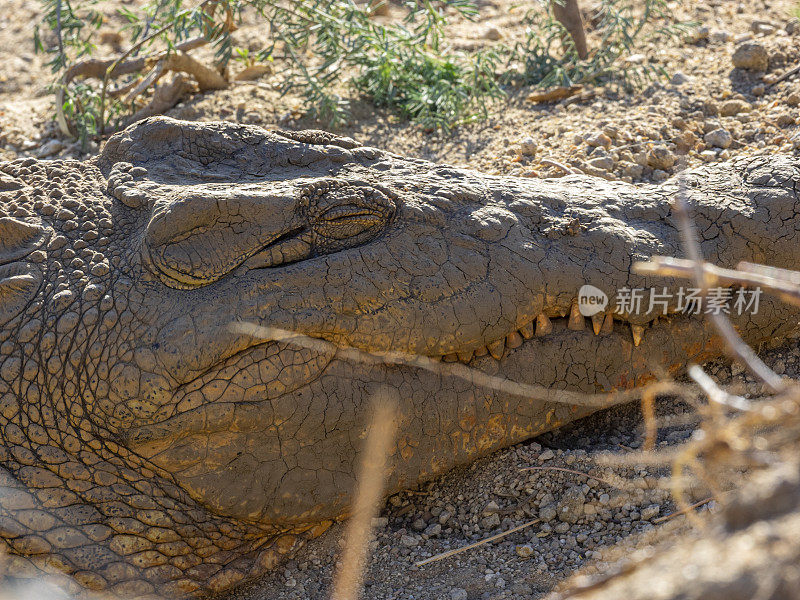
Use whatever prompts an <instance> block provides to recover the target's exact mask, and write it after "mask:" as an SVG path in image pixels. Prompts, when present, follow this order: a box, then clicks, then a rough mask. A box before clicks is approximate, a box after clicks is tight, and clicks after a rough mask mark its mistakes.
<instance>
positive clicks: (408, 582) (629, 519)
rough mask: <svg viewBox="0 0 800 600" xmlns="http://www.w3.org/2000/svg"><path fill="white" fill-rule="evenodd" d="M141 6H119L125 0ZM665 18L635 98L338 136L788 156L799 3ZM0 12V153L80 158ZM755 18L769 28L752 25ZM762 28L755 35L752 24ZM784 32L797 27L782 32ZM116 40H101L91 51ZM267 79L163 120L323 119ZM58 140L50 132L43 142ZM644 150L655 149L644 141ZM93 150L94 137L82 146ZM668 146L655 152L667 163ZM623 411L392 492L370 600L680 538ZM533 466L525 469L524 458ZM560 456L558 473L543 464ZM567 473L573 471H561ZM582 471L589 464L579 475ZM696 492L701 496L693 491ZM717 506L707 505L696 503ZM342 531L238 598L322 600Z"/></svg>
mask: <svg viewBox="0 0 800 600" xmlns="http://www.w3.org/2000/svg"><path fill="white" fill-rule="evenodd" d="M135 4H136V2H132V3H129V6H130V5H135ZM673 4H674V14H675V15H676V17H677V18H678V19H682V20H687V21H697V22H699V23H700V24H701V25H702V26H703V27H704V28H705V29H704V30H702V31H703V33H702V34H699V35H698V36H697V39H695V40H693V41H685V42H682V43H676V44H674V45H671V46H668V47H665V46H662V47H655V46H649V45H644V46H642V47H640V48H637V49H636V53H637V54H643V55H644V57H645V60H648V61H651V62H652V63H653V64H656V65H660V66H663V67H664V68H665V69H666V71H667V72H668V74H669V76H670V78H671V79H668V80H664V81H660V82H657V83H655V84H653V85H651V86H650V87H648V88H646V89H644V90H641V91H639V92H638V93H636V94H632V95H625V94H621V93H619V92H618V91H617V90H615V89H614V88H613V87H612V86H607V87H598V88H592V89H591V90H589V93H588V94H586V95H585V96H583V97H581V98H578V99H577V101H572V102H565V103H560V104H556V105H536V104H532V103H530V102H528V101H527V98H528V96H529V95H530V93H531V91H532V90H531V89H530V88H518V89H511V90H509V98H508V100H507V101H506V102H503V103H501V104H498V105H497V106H496V107H495V110H494V112H493V114H492V116H491V117H490V118H489V119H488V120H486V121H484V122H480V123H476V124H472V125H468V126H464V127H461V128H459V129H458V130H456V131H455V132H453V133H451V134H448V135H439V134H431V133H426V132H424V131H422V130H420V129H419V128H418V127H415V126H413V125H410V124H408V123H406V122H403V121H401V120H399V119H397V118H396V117H395V116H394V115H392V114H391V113H389V112H386V111H382V110H377V109H375V108H374V107H372V106H370V105H369V104H368V103H365V102H361V101H356V102H355V103H354V110H353V118H352V120H351V122H350V123H349V124H348V125H347V126H346V127H343V128H342V132H344V133H346V134H347V135H350V136H352V137H355V138H357V139H359V140H360V141H362V142H365V143H368V144H370V145H375V146H382V147H385V148H388V149H390V150H392V151H394V152H398V153H403V154H409V155H413V156H419V157H423V158H427V159H431V160H436V161H444V162H450V163H455V164H461V165H468V166H470V167H474V168H477V169H480V170H483V171H487V172H492V173H511V174H517V175H521V176H527V177H552V176H560V175H561V172H560V171H559V170H558V169H557V168H555V167H552V166H547V165H546V164H543V163H542V162H541V161H542V159H543V158H544V159H547V158H549V159H552V160H555V161H556V162H560V163H562V164H565V165H569V166H571V167H574V168H578V169H581V170H583V171H585V172H587V173H590V174H595V175H599V176H602V177H607V178H620V179H626V180H632V181H637V182H645V183H646V182H651V181H660V180H663V179H665V178H666V177H669V176H670V175H671V174H673V173H674V172H675V169H676V168H677V164H675V165H673V164H672V163H673V162H674V161H675V159H680V158H685V159H686V160H687V161H688V163H689V164H690V165H695V164H699V163H701V162H715V161H719V160H725V159H727V158H729V157H730V156H733V155H737V154H754V153H774V152H787V153H798V152H800V127H798V123H799V122H800V121H799V120H798V112H799V111H800V109H798V104H800V75H796V76H794V77H793V78H788V79H786V80H785V81H782V82H780V83H778V84H775V85H768V84H769V81H770V79H769V77H770V76H772V77H774V76H776V75H780V74H781V73H782V72H784V71H786V70H788V69H789V68H791V67H792V66H794V65H797V64H798V63H800V26H795V27H794V28H793V26H792V25H790V24H789V23H790V20H791V11H792V10H793V9H794V8H795V7H796V5H797V3H795V2H792V1H788V0H772V1H763V0H752V1H747V2H736V1H732V0H717V1H714V0H709V1H707V2H702V3H695V2H688V1H687V2H674V3H673ZM4 8H5V10H4V11H3V12H2V14H0V158H8V159H10V158H15V157H18V156H26V155H33V156H36V155H41V154H42V153H43V150H42V148H48V150H47V151H45V152H44V153H46V154H49V153H50V152H51V151H52V154H50V156H51V157H53V158H56V157H59V156H79V155H84V156H85V154H82V152H81V149H80V148H79V147H78V146H77V145H76V144H74V143H72V142H70V141H69V140H63V139H60V138H58V136H57V135H56V128H55V127H54V125H53V123H52V121H51V120H50V116H51V114H52V99H51V96H50V95H49V94H48V92H47V84H48V82H49V77H50V76H49V73H48V70H47V69H46V68H45V67H44V66H43V64H42V63H43V59H42V58H41V57H40V56H37V55H35V54H34V53H33V47H32V42H31V36H32V32H33V27H34V26H35V25H36V23H37V22H38V19H39V18H40V17H39V6H38V4H36V3H34V2H30V1H29V0H5V2H4ZM524 9H525V7H524V6H521V5H518V4H515V3H512V2H506V1H505V0H497V1H495V2H484V3H482V4H481V14H482V20H481V22H480V23H474V24H473V23H464V22H457V23H455V24H454V26H453V34H454V39H455V43H456V45H458V46H461V47H475V46H480V45H484V44H487V43H490V42H488V40H487V39H486V37H487V36H486V31H487V30H488V28H489V27H496V28H498V29H499V31H500V33H501V34H502V36H503V37H504V39H505V41H510V40H513V39H515V38H518V37H519V36H521V35H522V34H523V31H522V26H521V24H520V19H521V14H522V11H523V10H524ZM757 22H762V23H765V24H766V26H763V25H758V24H757ZM754 27H755V28H757V29H759V31H758V32H757V33H755V34H754V32H753V28H754ZM787 29H789V30H790V31H793V33H788V32H787ZM259 33H260V32H259V30H258V28H256V27H252V26H250V27H243V28H242V29H241V30H240V31H239V32H238V33H237V35H238V36H240V43H241V44H242V45H248V44H254V43H255V42H256V41H257V39H258V37H259ZM750 38H752V41H755V42H757V43H758V44H759V45H760V46H762V47H763V50H764V52H765V53H766V56H767V57H768V62H769V69H768V72H767V73H766V77H767V80H766V82H765V80H764V76H765V74H764V73H761V72H753V71H747V70H741V69H734V68H733V64H732V55H733V52H734V48H735V46H736V45H737V44H738V43H741V42H742V41H746V40H748V39H750ZM112 50H113V49H112V48H110V47H107V46H103V47H101V48H100V52H101V53H110V52H112ZM277 87H278V79H277V78H275V77H274V76H270V75H267V76H265V77H263V78H261V79H259V80H257V81H254V82H247V83H239V84H236V85H235V86H233V87H232V88H231V89H228V90H224V91H220V92H214V93H209V94H206V95H204V96H199V97H195V98H192V99H189V100H187V101H185V102H183V103H181V104H179V105H178V106H177V107H176V108H175V109H173V110H172V111H171V112H170V114H171V115H173V116H176V117H181V118H186V119H202V120H214V119H227V120H238V121H241V122H246V123H254V124H259V125H263V126H265V127H285V128H303V127H319V126H320V125H319V124H317V123H314V122H311V121H309V120H307V119H304V118H303V117H302V111H301V110H300V107H301V101H300V99H299V98H297V97H293V96H285V97H281V96H280V95H279V94H278V92H277ZM53 140H57V141H53ZM654 147H663V148H659V150H658V151H655V152H654V151H653V148H654ZM91 151H96V146H94V147H92V148H90V152H91ZM665 157H666V158H665ZM766 358H767V361H768V362H769V363H770V364H771V365H772V366H773V367H774V368H775V369H776V370H777V371H778V372H780V373H785V374H787V375H790V376H797V375H798V373H800V351H798V350H797V348H796V347H795V345H794V344H792V345H791V346H787V347H784V348H782V349H778V350H775V351H772V352H769V353H767V354H766ZM711 372H712V373H715V374H716V375H717V376H718V377H719V378H720V379H721V380H722V381H724V382H728V383H737V384H738V385H739V386H740V387H741V388H742V389H744V390H746V391H748V393H749V394H751V395H757V394H759V393H760V392H761V389H760V386H759V385H758V384H756V383H754V382H753V381H752V380H750V379H748V378H747V377H745V376H744V375H742V374H741V372H740V370H739V369H734V371H733V372H732V371H731V368H730V367H726V366H723V365H712V366H711ZM659 411H660V412H659V415H660V422H661V424H662V426H663V427H662V429H661V432H660V437H659V445H658V448H659V450H660V451H662V452H665V453H667V454H668V453H669V452H670V451H671V450H674V449H675V448H677V447H679V446H680V444H682V443H684V442H685V441H686V440H687V439H688V438H689V437H690V436H691V435H692V431H693V430H694V428H695V426H696V425H697V416H696V415H695V414H694V412H693V411H692V410H691V409H690V408H689V407H687V406H685V405H682V404H680V403H677V402H674V401H668V400H666V401H663V402H662V403H661V404H660V406H659ZM642 442H643V430H642V423H641V416H640V413H639V410H638V408H636V407H622V408H617V409H613V410H610V411H606V412H604V413H601V414H599V415H595V416H594V417H590V418H588V419H586V420H584V421H581V422H579V423H576V424H574V425H572V426H570V427H566V428H564V429H562V430H560V431H558V432H554V433H552V434H548V435H546V436H542V437H541V438H539V439H537V440H534V441H531V442H529V443H526V444H522V445H519V446H517V447H514V448H511V449H509V450H506V451H503V452H500V453H498V454H496V455H493V456H491V457H488V458H486V459H484V460H481V461H479V462H477V463H476V464H474V465H473V466H471V467H469V468H467V469H463V470H459V471H455V472H452V473H450V474H448V475H447V476H445V477H443V478H441V479H439V480H437V481H434V482H431V483H430V484H427V485H424V486H422V487H421V488H420V489H418V490H413V491H410V492H407V493H402V494H399V495H397V496H394V497H392V498H390V499H389V500H388V501H387V503H386V505H385V507H384V508H383V511H382V513H381V517H380V518H379V519H378V520H377V522H376V526H377V539H376V540H375V542H374V544H373V545H372V546H371V553H370V556H371V559H370V560H371V562H370V566H369V569H368V572H367V574H366V594H365V597H367V598H375V599H383V598H386V599H388V598H397V599H408V600H410V599H412V598H413V599H415V600H429V599H430V600H433V599H441V598H444V599H451V600H474V599H478V598H480V599H500V598H539V597H542V596H543V595H545V594H546V593H548V592H549V591H551V590H552V589H553V588H554V587H555V586H557V585H558V583H559V582H561V581H563V580H564V579H565V578H566V577H567V576H568V575H570V574H571V573H573V572H575V571H577V570H581V569H583V570H585V571H588V572H592V571H601V572H602V571H603V570H605V569H607V568H608V561H609V560H610V554H609V552H608V548H610V547H612V546H614V545H619V544H622V545H623V547H624V548H635V547H638V548H642V547H646V546H647V545H648V544H649V543H650V542H651V541H652V540H653V539H656V538H662V539H663V538H664V537H665V536H666V537H668V538H669V536H676V535H678V534H679V533H680V532H684V533H685V532H686V531H685V530H686V527H687V526H686V525H685V523H684V519H683V518H681V517H678V518H675V519H669V520H667V521H666V524H664V523H663V522H662V521H660V520H659V519H661V518H663V517H664V516H665V515H667V514H669V513H670V512H671V511H673V510H674V503H673V500H672V499H671V497H670V495H669V493H668V491H667V490H666V489H665V488H666V485H667V482H668V480H667V478H668V475H669V469H668V466H667V463H666V461H665V460H664V461H661V462H658V461H656V462H655V463H654V462H653V461H652V460H651V457H649V456H647V455H644V454H643V453H642V452H641V450H640V448H641V445H642ZM529 466H535V467H540V469H538V470H533V471H521V469H522V468H524V467H529ZM553 467H556V468H557V469H554V468H553ZM558 469H568V471H564V470H558ZM581 473H585V474H586V475H581ZM689 493H690V496H692V497H695V498H696V499H702V498H703V497H704V494H705V493H706V492H705V491H703V490H700V489H698V490H693V491H692V490H690V492H689ZM709 507H710V508H713V503H712V504H710V505H706V508H705V509H704V510H708V509H709ZM533 519H539V522H537V523H535V524H533V525H531V526H529V527H527V528H526V529H524V530H522V531H520V532H518V533H514V534H512V535H510V536H508V537H505V538H503V539H502V540H501V541H499V542H497V543H493V544H487V545H483V546H481V547H479V548H476V549H474V550H470V551H468V552H464V553H461V554H459V555H457V556H455V557H453V558H450V559H447V560H442V561H439V562H435V563H432V564H430V565H426V566H423V567H415V566H414V563H415V562H417V561H420V560H422V559H424V558H427V557H430V556H432V555H434V554H436V553H439V552H443V551H446V550H449V549H453V548H459V547H461V546H464V545H466V544H469V543H472V542H475V541H477V540H481V539H483V538H485V537H488V536H490V535H493V534H496V533H499V532H501V531H504V530H508V529H510V528H512V527H515V526H518V525H520V524H523V523H526V522H528V521H530V520H533ZM341 532H342V528H341V527H340V526H337V527H334V528H333V529H332V530H331V531H330V532H329V533H328V534H326V535H324V536H323V537H322V538H321V539H319V540H317V541H316V542H314V543H311V544H309V545H308V546H307V547H306V548H304V549H303V550H302V551H301V552H300V553H299V554H298V555H297V556H296V557H295V558H294V559H293V560H291V561H289V562H288V563H287V564H286V565H285V566H284V567H282V568H281V569H280V570H279V571H277V572H276V573H274V574H273V575H272V576H270V577H267V578H265V579H264V580H263V581H260V582H257V583H256V584H254V585H251V586H250V587H249V588H246V589H242V590H240V591H238V592H237V593H235V594H234V595H233V597H235V598H239V599H242V600H243V599H245V598H247V599H249V600H268V599H269V600H273V599H275V600H278V599H281V598H298V599H299V598H308V599H313V600H317V599H323V598H327V594H328V588H329V584H330V580H331V577H332V574H333V572H334V570H335V563H336V557H337V555H338V552H339V549H340V543H339V540H340V536H341Z"/></svg>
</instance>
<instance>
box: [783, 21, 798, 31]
mask: <svg viewBox="0 0 800 600" xmlns="http://www.w3.org/2000/svg"><path fill="white" fill-rule="evenodd" d="M784 29H785V30H786V33H788V34H789V35H794V34H796V33H800V19H792V20H790V21H789V22H788V23H786V25H785V26H784Z"/></svg>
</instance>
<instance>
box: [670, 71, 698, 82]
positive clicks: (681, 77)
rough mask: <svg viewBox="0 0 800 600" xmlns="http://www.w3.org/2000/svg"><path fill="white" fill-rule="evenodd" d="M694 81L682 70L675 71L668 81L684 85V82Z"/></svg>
mask: <svg viewBox="0 0 800 600" xmlns="http://www.w3.org/2000/svg"><path fill="white" fill-rule="evenodd" d="M693 81H694V79H693V78H691V77H689V76H688V75H687V74H686V73H684V72H683V71H675V74H674V75H673V76H672V79H670V80H669V82H670V83H671V84H672V85H684V84H686V83H692V82H693Z"/></svg>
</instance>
